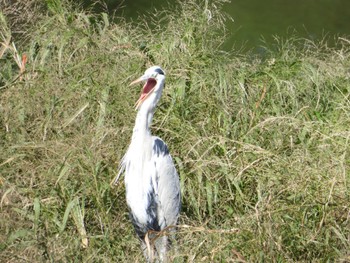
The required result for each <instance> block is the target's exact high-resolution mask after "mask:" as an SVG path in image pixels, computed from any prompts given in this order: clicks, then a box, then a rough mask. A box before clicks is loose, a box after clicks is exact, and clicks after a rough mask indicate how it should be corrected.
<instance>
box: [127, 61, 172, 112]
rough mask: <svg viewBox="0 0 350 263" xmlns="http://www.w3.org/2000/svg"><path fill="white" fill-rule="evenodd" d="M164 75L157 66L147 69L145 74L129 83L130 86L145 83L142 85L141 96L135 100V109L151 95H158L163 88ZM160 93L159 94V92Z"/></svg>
mask: <svg viewBox="0 0 350 263" xmlns="http://www.w3.org/2000/svg"><path fill="white" fill-rule="evenodd" d="M164 80H165V73H164V71H163V70H162V69H161V67H159V66H152V67H150V68H148V69H147V70H146V71H145V73H144V74H143V75H142V76H141V77H139V78H138V79H136V80H134V81H133V82H131V83H130V85H134V84H137V83H139V82H142V81H145V82H146V83H145V85H143V88H142V91H141V96H140V98H139V99H138V100H137V102H136V104H135V106H136V109H138V108H140V106H141V105H142V103H143V102H144V101H145V100H146V99H147V98H149V97H150V96H151V95H152V94H155V93H159V91H161V90H162V89H163V87H164ZM160 93H161V92H160Z"/></svg>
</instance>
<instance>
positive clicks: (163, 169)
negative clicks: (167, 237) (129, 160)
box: [152, 137, 181, 228]
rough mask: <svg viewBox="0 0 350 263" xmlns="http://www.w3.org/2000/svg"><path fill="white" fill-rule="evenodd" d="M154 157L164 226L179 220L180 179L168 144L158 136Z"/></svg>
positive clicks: (154, 140)
mask: <svg viewBox="0 0 350 263" xmlns="http://www.w3.org/2000/svg"><path fill="white" fill-rule="evenodd" d="M152 159H153V161H154V164H155V166H156V171H157V172H156V182H157V193H158V198H159V203H160V208H161V209H160V213H161V214H160V215H159V217H160V218H159V219H160V226H161V228H164V227H166V226H169V225H175V224H176V222H177V218H178V216H179V213H180V208H181V202H180V197H181V196H180V180H179V176H178V174H177V172H176V169H175V165H174V162H173V159H172V158H171V155H170V154H169V150H168V147H167V145H166V144H165V143H164V142H163V141H162V140H161V139H160V138H158V137H154V139H153V154H152ZM162 219H164V220H162ZM162 221H163V222H162Z"/></svg>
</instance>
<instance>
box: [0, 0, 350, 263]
mask: <svg viewBox="0 0 350 263" xmlns="http://www.w3.org/2000/svg"><path fill="white" fill-rule="evenodd" d="M28 3H30V4H28V6H29V7H28V8H29V9H27V10H28V12H27V13H26V14H27V15H23V17H22V19H23V20H21V23H18V21H17V20H16V19H14V17H16V16H12V15H13V12H15V10H14V9H11V8H10V7H8V8H7V9H4V11H3V13H1V14H0V16H1V17H0V18H1V19H0V21H1V24H0V27H1V31H0V32H1V40H0V41H1V42H2V46H1V47H0V54H1V58H0V99H1V104H0V147H1V151H0V187H1V188H0V196H1V197H0V198H1V199H0V209H1V214H0V217H1V218H0V226H1V227H0V229H1V232H0V258H1V259H2V261H3V262H43V261H49V262H111V261H115V262H143V255H142V253H141V251H140V249H139V244H138V240H137V239H136V237H135V234H134V231H133V229H132V227H131V223H130V222H129V219H128V216H127V207H126V204H125V196H124V190H125V189H124V186H123V185H122V184H120V185H118V186H117V187H115V188H111V186H110V182H111V180H112V179H113V178H114V176H115V175H116V173H117V166H118V163H119V161H120V159H121V157H122V155H123V153H124V152H125V150H126V148H127V146H128V144H129V141H130V136H131V132H132V128H133V122H134V118H135V111H134V109H133V105H134V102H135V101H136V99H137V96H138V93H139V90H138V89H137V88H136V89H133V88H129V87H127V84H128V83H130V81H131V80H133V79H135V78H136V77H138V76H139V75H140V74H141V73H142V72H143V70H144V69H145V68H147V67H148V66H150V65H153V64H159V65H161V66H162V67H163V68H164V69H165V70H166V73H167V85H166V89H165V91H164V94H163V97H162V100H161V102H160V105H158V109H157V111H156V115H155V120H154V124H153V133H154V134H157V135H159V136H161V137H162V138H163V139H164V140H165V141H166V142H167V144H168V146H169V148H170V151H171V153H172V155H173V157H174V159H175V161H176V165H177V168H178V171H179V174H180V177H181V189H182V202H183V210H182V214H181V219H180V222H179V224H180V225H181V226H182V227H180V229H179V233H178V234H177V239H178V241H177V243H178V249H177V251H173V253H172V255H171V258H172V260H173V261H174V262H296V261H298V262H326V261H331V262H347V261H350V254H349V251H350V238H349V237H350V208H349V203H350V190H349V184H350V173H349V165H350V161H349V160H350V158H349V154H350V153H349V149H350V147H349V143H350V142H349V138H350V131H349V127H350V99H349V94H350V93H349V89H350V85H349V84H350V82H349V78H350V73H349V68H350V40H349V39H347V38H339V43H338V46H337V47H336V48H329V47H327V45H326V42H320V43H315V42H311V41H309V40H305V39H297V38H293V37H291V38H290V39H287V40H280V39H276V42H275V44H272V45H271V47H269V48H266V53H265V54H264V56H263V57H259V56H256V55H251V54H243V53H240V52H239V51H232V52H231V53H227V52H223V51H221V50H220V45H221V44H222V43H223V41H224V39H225V30H224V28H223V23H224V20H225V16H223V15H222V12H221V10H220V6H221V5H220V3H218V2H217V3H216V5H214V4H197V3H196V2H195V1H189V2H188V3H186V4H184V3H182V4H180V6H179V7H178V9H177V10H171V11H170V10H169V11H163V13H164V16H163V18H161V23H162V25H163V26H162V27H159V26H158V25H159V24H160V23H159V21H158V20H157V17H155V16H154V15H152V14H150V15H149V16H148V17H147V19H146V18H145V19H144V21H140V23H139V25H130V24H127V23H125V22H123V20H122V19H119V20H117V21H118V22H113V20H112V19H111V18H110V17H109V16H108V15H106V14H104V13H101V14H97V15H96V14H91V13H89V12H88V11H86V10H85V11H82V10H79V8H76V7H73V6H72V5H71V4H70V3H69V2H68V1H64V0H61V1H59V0H55V1H49V0H47V1H35V0H32V1H29V2H28ZM16 10H18V9H16ZM33 18H35V23H31V21H32V20H33ZM21 24H22V25H23V26H22V27H21ZM23 54H25V55H26V57H27V62H26V63H25V62H23Z"/></svg>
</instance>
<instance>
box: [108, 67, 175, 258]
mask: <svg viewBox="0 0 350 263" xmlns="http://www.w3.org/2000/svg"><path fill="white" fill-rule="evenodd" d="M140 82H145V84H144V85H143V88H142V91H141V96H140V98H139V99H138V100H137V102H136V104H135V107H136V110H137V115H136V120H135V126H134V128H133V133H132V138H131V143H130V145H129V147H128V150H127V152H126V153H125V155H124V157H123V158H122V161H121V164H120V169H119V172H118V175H117V177H116V179H115V181H114V184H116V183H117V181H118V178H119V177H120V175H121V174H123V173H124V174H125V179H124V182H125V189H126V201H127V205H128V208H129V216H130V219H131V222H132V224H133V226H134V229H135V232H136V234H137V236H138V237H139V239H140V240H141V247H142V249H143V252H144V255H145V257H146V260H147V261H148V262H152V261H153V260H154V259H157V260H158V261H160V262H166V254H167V250H168V248H169V245H170V240H169V238H168V236H167V235H164V234H162V232H161V231H163V230H164V231H165V230H167V229H169V228H172V227H174V226H175V225H176V224H177V220H178V218H179V214H180V209H181V193H180V179H179V176H178V173H177V171H176V168H175V165H174V161H173V159H172V157H171V155H170V153H169V149H168V146H167V145H166V143H165V142H164V141H163V140H162V139H161V138H159V137H157V136H153V135H152V134H151V131H150V126H151V123H152V118H153V115H154V112H155V108H156V106H157V103H158V102H159V100H160V98H161V95H162V91H163V89H164V84H165V73H164V71H163V69H162V68H161V67H159V66H152V67H150V68H148V69H147V70H146V71H145V72H144V74H143V75H142V76H141V77H139V78H138V79H136V80H135V81H133V82H131V84H130V85H129V86H131V85H135V84H138V83H140ZM173 231H175V230H173ZM156 233H158V236H157V235H156ZM152 237H156V238H154V239H155V241H154V246H153V245H150V242H149V240H150V239H152Z"/></svg>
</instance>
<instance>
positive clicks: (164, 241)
mask: <svg viewBox="0 0 350 263" xmlns="http://www.w3.org/2000/svg"><path fill="white" fill-rule="evenodd" d="M155 246H156V250H157V254H158V259H159V262H163V263H166V262H167V251H168V237H167V236H161V237H159V238H157V240H156V241H155Z"/></svg>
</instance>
